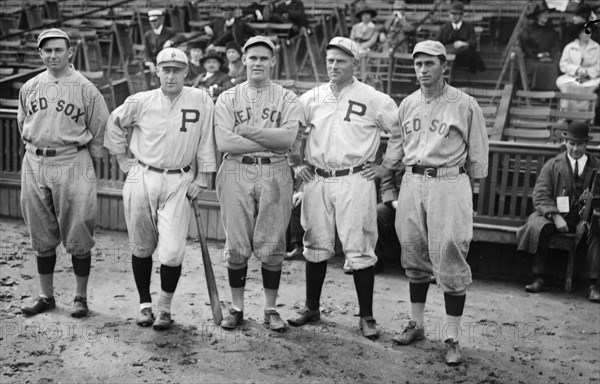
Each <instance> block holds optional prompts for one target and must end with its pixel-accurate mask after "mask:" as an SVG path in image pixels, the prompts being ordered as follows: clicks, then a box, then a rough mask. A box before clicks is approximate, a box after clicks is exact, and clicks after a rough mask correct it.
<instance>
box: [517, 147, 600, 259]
mask: <svg viewBox="0 0 600 384" xmlns="http://www.w3.org/2000/svg"><path fill="white" fill-rule="evenodd" d="M587 156H588V161H587V163H586V165H585V169H584V171H583V174H582V177H583V180H584V182H583V185H584V187H585V186H588V185H589V184H590V180H591V178H592V170H593V169H597V170H598V171H600V159H598V158H597V157H594V156H591V155H590V154H589V153H588V154H587ZM572 180H573V170H572V169H571V164H570V162H569V159H568V158H567V153H566V152H563V153H561V154H559V155H558V156H556V157H553V158H552V159H550V160H548V161H547V162H546V164H544V166H543V167H542V170H541V172H540V174H539V176H538V178H537V180H536V182H535V187H534V189H533V207H534V208H535V212H533V213H532V214H531V215H529V218H528V219H527V223H525V225H523V226H522V227H520V228H519V230H518V231H517V241H518V249H519V251H527V252H529V253H536V252H537V248H538V242H539V238H540V232H541V231H542V228H543V227H544V226H545V225H547V224H552V223H553V221H552V220H550V219H548V218H546V214H548V213H554V212H556V213H558V208H557V206H556V198H557V197H558V196H569V205H570V206H573V203H574V200H575V199H578V198H579V196H574V194H575V193H574V185H573V182H572ZM563 190H564V194H563ZM569 229H571V230H573V229H574V228H569Z"/></svg>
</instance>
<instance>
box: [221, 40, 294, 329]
mask: <svg viewBox="0 0 600 384" xmlns="http://www.w3.org/2000/svg"><path fill="white" fill-rule="evenodd" d="M243 51H244V54H243V56H242V62H243V64H244V65H245V66H246V74H247V81H245V82H243V83H241V84H238V85H236V86H235V87H234V88H230V89H228V90H227V91H225V92H223V93H222V94H221V95H220V96H219V98H218V100H217V103H216V105H215V138H216V141H217V146H218V147H219V150H220V151H221V152H224V153H225V157H224V160H223V163H222V164H221V168H220V169H219V172H218V174H217V195H218V197H219V201H220V203H221V217H222V221H223V226H224V227H225V234H226V242H225V254H226V256H227V262H228V265H227V271H228V275H229V286H230V287H231V297H232V308H231V309H230V314H229V315H228V316H227V317H226V318H225V319H224V320H223V321H222V323H221V326H222V327H223V328H225V329H234V328H235V327H236V326H237V325H238V324H240V323H241V321H242V319H243V311H244V289H245V285H246V274H247V272H248V259H249V258H250V256H251V255H252V254H254V256H256V257H257V258H258V259H260V261H261V265H262V267H261V272H262V280H263V288H264V295H265V306H264V316H265V323H267V324H268V325H269V328H270V329H271V330H274V331H283V330H285V328H286V325H285V323H284V322H283V320H282V319H281V317H280V316H279V314H278V313H277V311H276V310H275V308H276V301H277V291H278V289H279V281H280V279H281V267H282V262H283V259H284V257H285V254H286V253H285V231H286V228H287V226H288V223H289V221H290V215H291V211H292V190H293V185H292V175H291V170H290V166H289V164H288V161H287V156H288V153H290V149H291V148H292V145H293V144H294V143H298V142H299V137H301V135H298V132H299V125H300V123H301V122H302V121H303V114H302V107H301V106H300V103H299V102H298V98H297V97H296V95H295V94H294V93H292V92H290V91H288V90H286V89H284V88H283V87H281V86H280V85H278V84H275V83H273V82H271V80H270V77H269V73H270V71H271V68H272V67H273V66H274V65H275V60H276V58H275V46H274V45H273V43H272V42H271V40H270V39H268V38H266V37H263V36H255V37H252V38H250V39H249V40H248V41H247V42H246V44H245V45H244V48H243ZM297 137H298V138H297ZM294 147H295V148H298V146H294Z"/></svg>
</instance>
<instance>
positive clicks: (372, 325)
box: [358, 316, 379, 340]
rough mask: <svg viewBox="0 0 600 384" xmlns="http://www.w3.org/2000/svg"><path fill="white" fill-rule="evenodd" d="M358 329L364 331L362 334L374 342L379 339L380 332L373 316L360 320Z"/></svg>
mask: <svg viewBox="0 0 600 384" xmlns="http://www.w3.org/2000/svg"><path fill="white" fill-rule="evenodd" d="M358 327H359V328H360V330H361V331H362V334H363V336H364V337H366V338H367V339H371V340H374V339H376V338H378V337H379V330H378V329H377V322H376V321H375V319H374V318H373V316H364V317H361V318H360V321H359V323H358Z"/></svg>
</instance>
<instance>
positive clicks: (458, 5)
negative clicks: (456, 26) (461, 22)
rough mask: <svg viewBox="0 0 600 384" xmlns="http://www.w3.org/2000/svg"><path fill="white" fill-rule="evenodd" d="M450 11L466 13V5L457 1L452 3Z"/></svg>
mask: <svg viewBox="0 0 600 384" xmlns="http://www.w3.org/2000/svg"><path fill="white" fill-rule="evenodd" d="M449 12H450V13H460V14H461V15H462V14H463V13H465V6H464V5H463V3H461V2H460V1H455V2H454V3H452V4H451V5H450V11H449Z"/></svg>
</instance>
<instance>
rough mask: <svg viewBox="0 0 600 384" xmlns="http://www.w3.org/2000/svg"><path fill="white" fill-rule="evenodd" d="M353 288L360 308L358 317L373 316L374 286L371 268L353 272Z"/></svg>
mask: <svg viewBox="0 0 600 384" xmlns="http://www.w3.org/2000/svg"><path fill="white" fill-rule="evenodd" d="M352 276H353V277H354V286H355V287H356V295H357V296H358V305H359V307H360V311H359V316H360V317H365V316H373V287H374V285H375V271H374V269H373V267H369V268H365V269H358V270H354V273H353V274H352Z"/></svg>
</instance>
